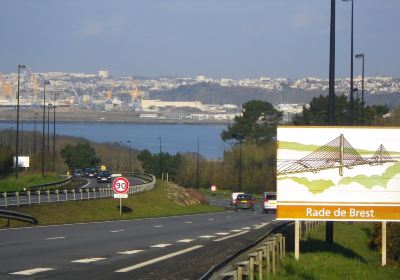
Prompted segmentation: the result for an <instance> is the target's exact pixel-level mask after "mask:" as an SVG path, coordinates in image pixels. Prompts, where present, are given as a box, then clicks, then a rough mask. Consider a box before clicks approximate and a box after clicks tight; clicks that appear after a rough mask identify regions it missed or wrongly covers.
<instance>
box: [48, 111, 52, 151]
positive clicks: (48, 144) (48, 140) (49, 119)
mask: <svg viewBox="0 0 400 280" xmlns="http://www.w3.org/2000/svg"><path fill="white" fill-rule="evenodd" d="M52 106H53V104H51V103H50V104H48V105H47V154H50V108H51V107H52Z"/></svg>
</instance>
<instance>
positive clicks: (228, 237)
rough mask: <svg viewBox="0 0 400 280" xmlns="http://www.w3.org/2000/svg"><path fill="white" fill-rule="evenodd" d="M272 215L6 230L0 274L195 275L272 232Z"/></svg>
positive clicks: (1, 233) (0, 235)
mask: <svg viewBox="0 0 400 280" xmlns="http://www.w3.org/2000/svg"><path fill="white" fill-rule="evenodd" d="M209 201H210V203H212V204H219V205H225V206H226V205H228V203H229V202H228V200H221V199H216V198H215V199H210V200H209ZM258 206H260V205H258ZM274 218H275V215H273V214H262V213H261V208H257V209H256V211H248V210H241V211H237V212H235V211H225V212H219V213H209V214H198V215H186V216H176V217H164V218H151V219H140V220H127V221H113V222H95V223H84V224H73V225H59V226H43V227H40V226H37V227H26V228H19V229H3V230H0V279H198V278H199V277H201V276H202V275H203V274H204V273H205V272H207V271H208V270H209V269H210V268H211V267H212V266H213V265H215V264H216V263H218V262H220V261H222V260H223V259H224V258H226V257H227V256H228V255H230V254H232V253H233V252H235V251H236V250H238V249H240V248H242V247H244V246H246V245H247V244H249V243H251V242H252V241H254V240H257V239H258V238H260V237H261V236H263V235H265V234H266V233H268V232H269V231H270V230H271V229H272V228H273V227H275V226H276V225H277V224H279V222H278V221H275V220H274Z"/></svg>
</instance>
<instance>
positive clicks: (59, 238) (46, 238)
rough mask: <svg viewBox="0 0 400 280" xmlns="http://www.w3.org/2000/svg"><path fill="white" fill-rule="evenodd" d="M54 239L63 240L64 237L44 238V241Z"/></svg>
mask: <svg viewBox="0 0 400 280" xmlns="http://www.w3.org/2000/svg"><path fill="white" fill-rule="evenodd" d="M56 239H65V236H57V237H49V238H46V239H45V240H56Z"/></svg>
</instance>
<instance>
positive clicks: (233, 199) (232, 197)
mask: <svg viewBox="0 0 400 280" xmlns="http://www.w3.org/2000/svg"><path fill="white" fill-rule="evenodd" d="M239 194H244V192H234V193H232V195H231V206H235V200H236V198H237V196H238V195H239Z"/></svg>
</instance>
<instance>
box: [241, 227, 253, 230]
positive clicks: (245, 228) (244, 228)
mask: <svg viewBox="0 0 400 280" xmlns="http://www.w3.org/2000/svg"><path fill="white" fill-rule="evenodd" d="M242 229H243V230H249V229H251V227H242Z"/></svg>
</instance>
